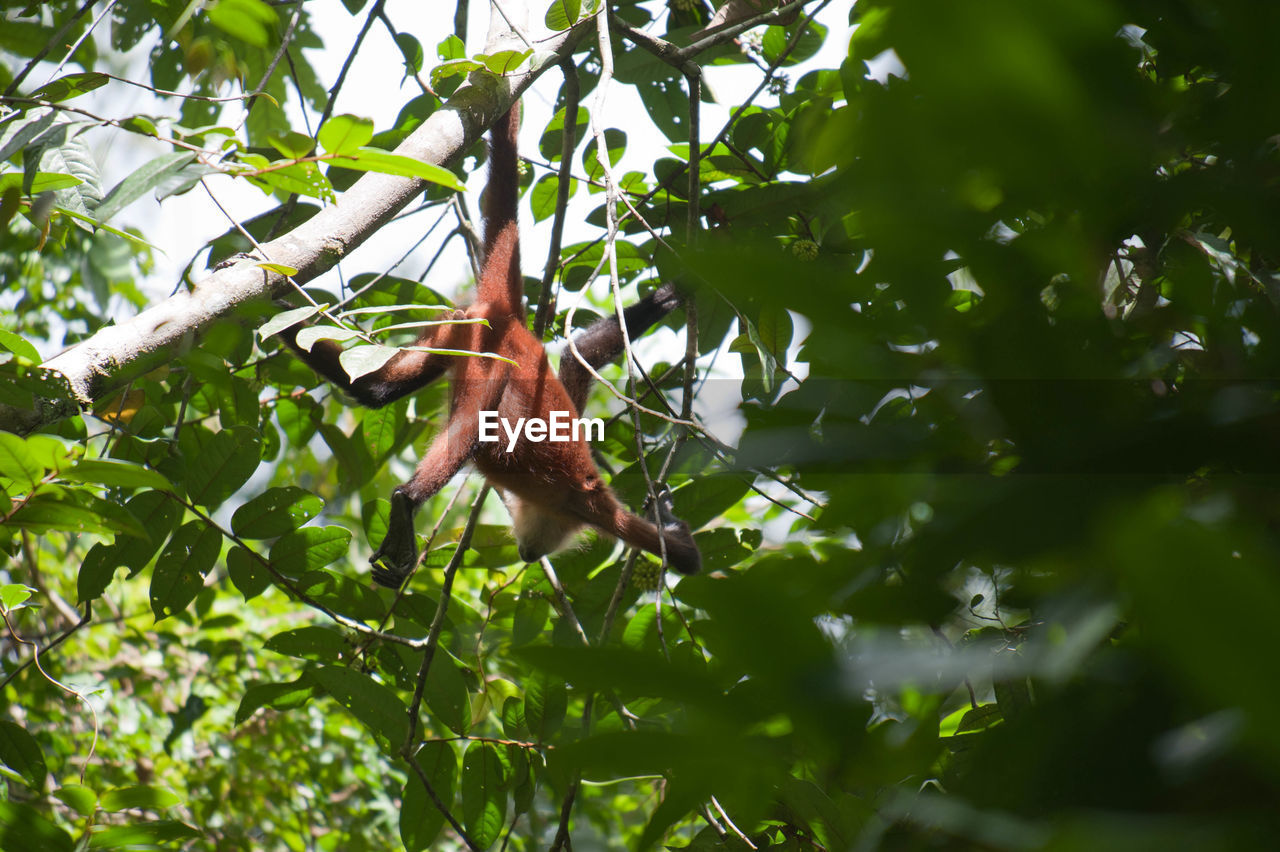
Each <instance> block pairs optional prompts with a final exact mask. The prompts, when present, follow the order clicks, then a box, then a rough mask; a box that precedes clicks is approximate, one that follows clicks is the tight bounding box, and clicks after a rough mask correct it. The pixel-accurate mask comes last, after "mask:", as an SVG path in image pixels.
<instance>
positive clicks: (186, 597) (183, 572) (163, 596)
mask: <svg viewBox="0 0 1280 852" xmlns="http://www.w3.org/2000/svg"><path fill="white" fill-rule="evenodd" d="M221 549H222V533H220V532H219V531H218V530H217V529H216V528H214V527H205V526H204V522H203V521H189V522H188V523H186V524H184V525H183V526H182V528H181V529H180V530H178V532H177V533H176V534H175V535H174V536H173V539H172V540H171V541H170V542H169V544H168V546H167V547H165V549H164V552H163V553H161V554H160V558H159V559H158V560H156V567H155V570H154V572H153V573H152V575H151V612H152V613H153V614H154V615H155V618H156V621H160V620H162V619H165V618H168V617H169V616H171V615H176V614H177V613H179V612H182V611H183V610H184V609H186V608H187V606H188V605H189V604H190V603H191V602H192V601H193V600H195V598H196V595H198V594H199V593H200V590H201V589H203V588H204V578H205V575H206V574H208V573H209V569H211V568H212V567H213V563H214V562H216V561H217V559H218V553H219V551H220V550H221Z"/></svg>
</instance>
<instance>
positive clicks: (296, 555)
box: [270, 526, 351, 576]
mask: <svg viewBox="0 0 1280 852" xmlns="http://www.w3.org/2000/svg"><path fill="white" fill-rule="evenodd" d="M350 548H351V531H350V530H348V529H346V528H344V527H335V526H327V527H303V528H302V529H299V530H294V531H293V532H290V533H286V534H284V535H282V536H281V537H280V538H279V539H278V540H277V541H276V543H275V544H273V545H271V560H270V561H271V565H272V567H273V568H275V569H276V570H277V571H280V572H281V573H282V574H289V575H294V576H296V575H298V574H301V573H303V572H304V571H314V570H315V569H317V568H323V567H324V566H326V565H328V564H329V563H331V562H334V561H336V560H338V559H339V558H341V557H342V556H343V555H344V554H346V552H347V551H348V550H349V549H350Z"/></svg>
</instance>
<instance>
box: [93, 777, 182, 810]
mask: <svg viewBox="0 0 1280 852" xmlns="http://www.w3.org/2000/svg"><path fill="white" fill-rule="evenodd" d="M100 803H101V805H102V809H103V810H104V811H107V812H108V813H116V812H118V811H127V810H130V809H138V810H148V811H163V810H167V809H168V808H171V807H173V806H174V805H178V804H181V803H182V797H181V796H179V795H177V794H176V793H174V792H173V791H172V790H169V789H166V788H164V787H151V786H148V785H143V784H139V785H136V786H133V787H117V788H116V789H114V790H108V791H106V792H105V793H103V794H102V798H101V800H100Z"/></svg>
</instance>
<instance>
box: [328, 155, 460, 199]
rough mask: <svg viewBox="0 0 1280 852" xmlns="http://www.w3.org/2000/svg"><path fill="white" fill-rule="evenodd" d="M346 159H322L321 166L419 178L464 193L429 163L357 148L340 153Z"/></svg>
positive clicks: (449, 175)
mask: <svg viewBox="0 0 1280 852" xmlns="http://www.w3.org/2000/svg"><path fill="white" fill-rule="evenodd" d="M344 153H345V154H346V156H335V157H325V162H327V163H328V164H329V165H331V166H337V167H338V168H341V169H354V170H356V171H361V172H379V173H381V174H386V175H397V176H399V177H411V178H419V179H421V180H425V181H430V182H431V183H438V184H440V185H441V186H443V187H446V188H448V189H452V190H456V191H457V192H464V191H466V188H467V187H466V185H465V184H464V183H463V182H462V181H460V180H458V177H457V176H456V175H455V174H454V173H453V172H451V171H449V170H448V169H445V168H441V167H440V166H437V165H434V164H432V163H428V162H425V161H423V160H419V159H416V158H414V157H406V156H405V155H403V154H393V153H391V152H390V151H383V150H382V149H380V148H357V149H356V150H355V151H353V152H344Z"/></svg>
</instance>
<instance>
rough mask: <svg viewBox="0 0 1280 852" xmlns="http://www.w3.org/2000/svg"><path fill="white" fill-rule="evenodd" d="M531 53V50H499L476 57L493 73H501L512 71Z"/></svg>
mask: <svg viewBox="0 0 1280 852" xmlns="http://www.w3.org/2000/svg"><path fill="white" fill-rule="evenodd" d="M532 55H533V51H532V50H499V51H498V52H497V53H491V54H489V55H487V56H477V57H476V58H477V59H479V60H481V61H482V62H484V67H485V68H488V69H489V70H490V71H492V72H493V73H494V74H498V75H503V74H511V73H514V72H515V70H516V69H517V68H519V67H520V66H521V65H523V64H524V61H525V60H526V59H528V58H529V57H530V56H532Z"/></svg>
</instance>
